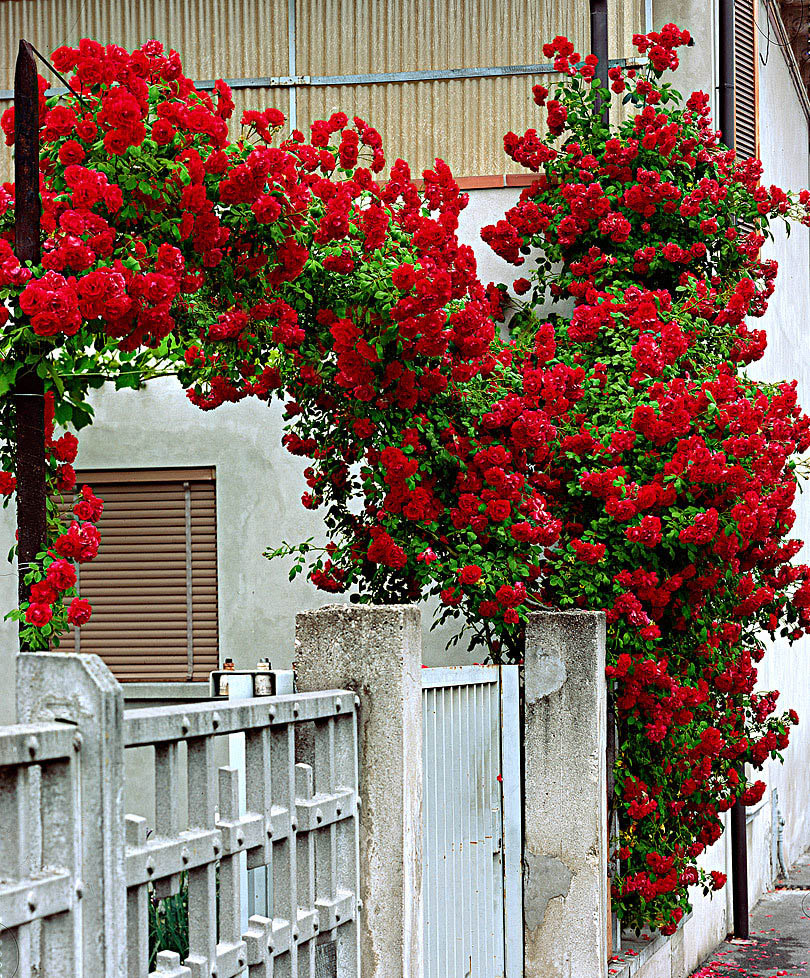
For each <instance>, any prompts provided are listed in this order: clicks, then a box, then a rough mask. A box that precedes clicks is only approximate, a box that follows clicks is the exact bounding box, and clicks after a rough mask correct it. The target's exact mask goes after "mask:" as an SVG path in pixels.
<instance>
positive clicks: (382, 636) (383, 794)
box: [295, 605, 423, 978]
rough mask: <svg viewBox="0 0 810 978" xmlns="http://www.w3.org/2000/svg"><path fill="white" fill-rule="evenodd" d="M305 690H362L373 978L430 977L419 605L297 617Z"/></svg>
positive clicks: (367, 948)
mask: <svg viewBox="0 0 810 978" xmlns="http://www.w3.org/2000/svg"><path fill="white" fill-rule="evenodd" d="M295 624H296V642H295V645H296V652H295V657H296V663H295V667H296V682H297V686H298V689H300V690H301V691H302V692H307V691H312V690H320V689H329V688H330V687H331V688H339V689H352V690H354V691H355V692H356V693H357V694H358V696H359V698H360V704H359V708H358V722H359V753H360V799H361V809H360V893H361V896H362V899H363V908H362V913H360V915H359V920H360V949H361V958H362V973H363V976H364V978H422V917H423V914H422V673H421V666H422V631H421V615H420V612H419V610H418V608H416V607H414V606H412V605H377V606H374V605H329V606H327V607H325V608H320V609H319V610H317V611H308V612H304V613H302V614H299V615H297V616H296V623H295Z"/></svg>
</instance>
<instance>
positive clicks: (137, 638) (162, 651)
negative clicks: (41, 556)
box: [63, 469, 219, 682]
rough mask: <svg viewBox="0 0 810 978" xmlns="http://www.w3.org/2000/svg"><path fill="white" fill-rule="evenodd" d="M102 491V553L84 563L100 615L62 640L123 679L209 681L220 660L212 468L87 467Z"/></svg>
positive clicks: (83, 586)
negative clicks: (117, 469) (122, 469)
mask: <svg viewBox="0 0 810 978" xmlns="http://www.w3.org/2000/svg"><path fill="white" fill-rule="evenodd" d="M77 484H78V485H79V486H81V485H83V484H87V485H90V486H92V488H93V490H94V491H95V492H96V493H97V494H98V495H99V496H101V498H102V499H103V500H104V513H103V515H102V517H101V520H100V521H99V530H100V532H101V548H100V549H99V553H98V557H96V559H95V560H93V561H91V562H90V563H87V564H83V565H81V567H80V570H79V592H80V594H81V596H82V597H83V598H86V599H87V600H88V601H89V602H90V604H91V605H92V606H93V616H92V618H91V619H90V621H89V622H88V624H86V625H84V626H83V627H82V628H81V629H79V635H78V637H76V636H75V635H71V636H68V637H66V639H65V641H64V643H63V645H64V647H67V648H72V647H77V648H78V649H79V650H80V651H82V652H94V653H95V654H96V655H99V656H101V658H102V659H104V661H105V662H106V663H107V665H108V666H109V667H110V669H111V670H112V671H113V673H114V674H115V676H116V678H117V679H118V680H119V681H121V682H127V681H129V682H136V681H139V682H162V681H163V682H185V681H189V680H195V681H203V680H207V678H208V673H209V672H210V671H211V670H212V669H216V668H217V667H218V664H219V651H218V616H217V528H216V490H215V482H214V471H213V469H193V470H182V469H173V470H155V469H152V470H131V471H128V472H106V471H92V472H91V471H85V472H80V473H78V478H77Z"/></svg>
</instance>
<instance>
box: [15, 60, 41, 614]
mask: <svg viewBox="0 0 810 978" xmlns="http://www.w3.org/2000/svg"><path fill="white" fill-rule="evenodd" d="M14 147H15V161H14V182H15V198H16V206H15V223H14V233H15V251H16V254H17V257H18V258H19V260H20V261H21V262H26V261H28V262H31V263H33V264H38V263H39V260H40V240H39V239H40V212H41V202H40V195H39V87H38V84H37V69H36V63H35V61H34V52H33V50H32V48H31V45H30V44H29V43H28V42H27V41H20V49H19V53H18V54H17V66H16V70H15V73H14ZM36 366H37V365H36V364H33V365H31V366H29V367H27V368H24V369H22V370H20V372H19V373H18V374H17V379H16V383H15V386H14V410H15V418H16V426H17V432H16V435H17V439H16V440H17V445H16V462H17V465H16V474H17V565H18V573H19V597H20V601H21V602H22V601H27V600H28V597H29V588H28V587H27V586H26V584H25V572H26V570H27V567H28V565H29V564H30V563H31V561H33V560H34V559H35V558H36V556H37V554H38V553H41V552H42V551H43V550H44V549H45V547H46V545H47V538H48V536H47V519H46V503H45V492H46V490H45V477H46V468H45V396H44V395H45V387H44V383H43V380H42V378H41V377H40V376H39V375H38V373H37V370H36Z"/></svg>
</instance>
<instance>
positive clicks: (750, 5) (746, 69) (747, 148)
mask: <svg viewBox="0 0 810 978" xmlns="http://www.w3.org/2000/svg"><path fill="white" fill-rule="evenodd" d="M754 2H755V0H734V148H735V149H736V150H737V156H738V157H740V158H746V159H747V158H748V157H751V156H758V155H759V152H758V150H759V116H758V112H759V106H758V104H757V102H758V92H757V88H758V71H757V40H756V23H755V21H754V17H755V13H754Z"/></svg>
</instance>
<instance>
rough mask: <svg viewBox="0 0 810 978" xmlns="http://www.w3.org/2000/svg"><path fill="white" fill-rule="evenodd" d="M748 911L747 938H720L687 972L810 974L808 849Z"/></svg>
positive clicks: (760, 976)
mask: <svg viewBox="0 0 810 978" xmlns="http://www.w3.org/2000/svg"><path fill="white" fill-rule="evenodd" d="M776 886H777V889H775V890H773V891H771V892H769V893H766V894H765V896H764V897H763V898H762V899H761V900H760V901H759V903H758V904H757V905H756V907H754V909H753V911H752V913H751V923H750V940H749V941H746V942H739V941H724V942H723V943H722V944H721V945H720V947H718V948H717V949H716V950H715V951H714V952H713V953H712V954H711V955H710V956H709V957H708V958H707V959H706V961H704V963H703V964H702V965H701V967H700V968H698V970H697V971H695V972H694V973H693V976H692V978H775V976H777V975H784V976H786V978H794V976H809V978H810V851H808V852H806V853H805V854H804V856H802V858H801V859H800V860H799V862H798V863H797V864H796V866H795V867H794V868H793V870H792V871H791V873H790V877H789V879H787V880H785V881H779V882H777V884H776Z"/></svg>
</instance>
